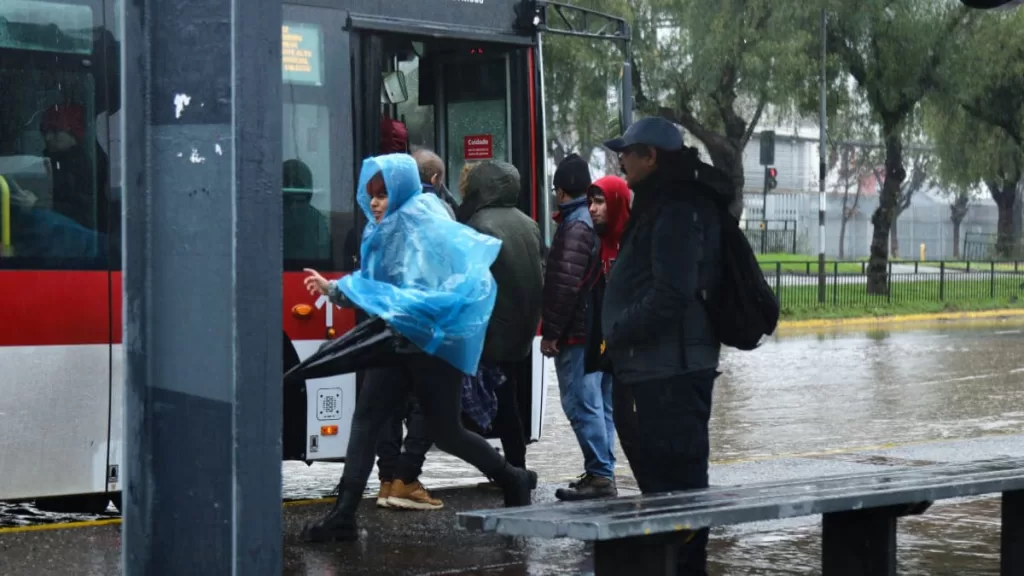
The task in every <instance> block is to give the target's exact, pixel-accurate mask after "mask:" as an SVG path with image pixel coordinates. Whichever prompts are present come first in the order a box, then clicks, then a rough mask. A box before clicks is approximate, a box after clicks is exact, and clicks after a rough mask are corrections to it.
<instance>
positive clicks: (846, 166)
mask: <svg viewBox="0 0 1024 576" xmlns="http://www.w3.org/2000/svg"><path fill="white" fill-rule="evenodd" d="M855 151H856V149H855V148H854V147H853V146H850V145H846V146H843V147H842V149H841V150H840V152H839V155H840V156H842V164H841V165H840V166H839V169H838V171H837V173H836V175H837V176H838V177H839V188H841V189H842V191H843V208H842V210H843V212H842V214H841V220H840V224H839V259H840V260H843V259H845V258H846V225H847V223H849V221H850V219H851V218H853V217H854V216H856V215H857V213H858V210H857V208H858V206H859V205H860V199H861V195H862V192H863V190H864V186H863V184H862V182H863V177H862V176H863V175H862V171H863V170H862V168H861V167H860V163H859V162H858V160H859V158H854V154H855ZM852 189H856V193H855V194H854V195H853V198H852V199H851V198H850V191H851V190H852Z"/></svg>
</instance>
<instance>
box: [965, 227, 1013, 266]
mask: <svg viewBox="0 0 1024 576" xmlns="http://www.w3.org/2000/svg"><path fill="white" fill-rule="evenodd" d="M998 239H999V235H998V234H984V233H968V234H967V235H965V236H964V254H963V257H964V258H966V259H968V260H1020V259H1024V240H1021V239H1014V240H1013V242H1012V243H1011V244H1010V246H1009V251H1008V253H1007V254H1003V255H1000V254H999V253H998V252H997V251H996V243H997V241H998Z"/></svg>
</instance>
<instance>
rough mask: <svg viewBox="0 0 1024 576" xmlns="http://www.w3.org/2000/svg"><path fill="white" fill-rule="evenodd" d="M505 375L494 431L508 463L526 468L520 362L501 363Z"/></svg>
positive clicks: (498, 392)
mask: <svg viewBox="0 0 1024 576" xmlns="http://www.w3.org/2000/svg"><path fill="white" fill-rule="evenodd" d="M499 368H500V369H501V373H502V374H504V375H505V383H504V384H502V385H501V386H498V389H497V390H496V391H495V394H496V395H497V397H498V412H497V413H496V414H495V415H494V424H493V425H492V426H493V427H494V431H495V432H496V433H497V434H498V438H500V439H501V449H502V451H503V452H504V453H505V459H506V460H508V463H509V464H511V465H513V466H515V467H517V468H526V433H525V432H524V431H523V418H522V415H521V414H520V412H519V368H520V363H519V362H505V363H502V364H500V365H499Z"/></svg>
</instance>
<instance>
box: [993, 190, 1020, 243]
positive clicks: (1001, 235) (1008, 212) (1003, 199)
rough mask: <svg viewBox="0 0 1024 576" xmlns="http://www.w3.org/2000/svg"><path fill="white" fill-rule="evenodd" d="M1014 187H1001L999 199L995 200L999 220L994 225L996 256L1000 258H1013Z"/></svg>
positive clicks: (1015, 198)
mask: <svg viewBox="0 0 1024 576" xmlns="http://www.w3.org/2000/svg"><path fill="white" fill-rule="evenodd" d="M1016 188H1017V187H1016V185H1014V184H1009V185H1005V186H1003V192H1002V194H1000V198H999V199H998V200H996V206H997V207H998V208H999V219H998V221H997V222H998V223H997V224H996V234H997V237H996V254H998V255H999V257H1000V258H1013V257H1015V256H1014V244H1015V242H1014V241H1013V240H1014V239H1013V207H1014V205H1015V204H1016V200H1017V197H1016V194H1015V192H1016Z"/></svg>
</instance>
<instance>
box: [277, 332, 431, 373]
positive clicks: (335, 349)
mask: <svg viewBox="0 0 1024 576" xmlns="http://www.w3.org/2000/svg"><path fill="white" fill-rule="evenodd" d="M417 352H419V350H418V349H416V347H415V346H412V345H411V344H410V343H409V341H408V340H406V339H405V338H403V337H402V336H400V335H399V334H397V333H395V332H394V331H393V330H392V329H391V327H389V326H388V325H387V323H386V322H384V321H383V320H381V319H380V318H379V317H377V316H373V317H371V318H370V319H368V320H364V321H362V322H360V323H359V324H357V325H356V326H355V327H354V328H352V329H351V330H349V331H348V332H346V333H345V334H343V335H342V336H341V337H340V338H338V339H336V340H329V341H327V342H325V343H324V345H323V346H321V347H320V349H319V350H317V351H316V352H314V353H313V354H312V355H311V356H310V357H309V358H306V359H305V360H303V361H302V362H300V363H299V364H298V365H296V366H295V367H294V368H292V369H291V370H289V371H288V372H287V373H286V374H285V375H284V379H285V381H288V380H292V379H297V378H304V379H313V378H327V377H329V376H337V375H339V374H351V373H353V372H358V371H359V370H366V369H368V368H378V367H382V366H388V365H392V364H394V363H395V361H396V360H397V357H398V355H399V354H410V353H417Z"/></svg>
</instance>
